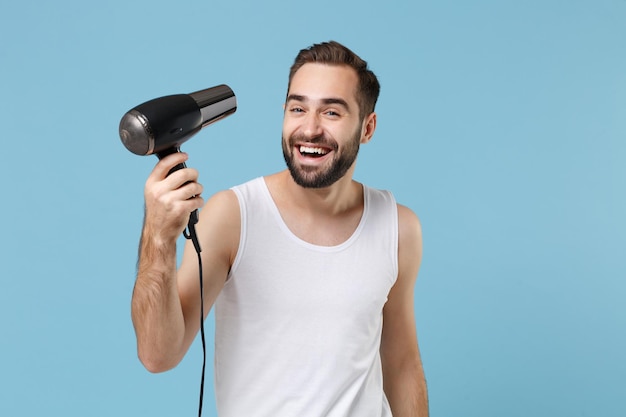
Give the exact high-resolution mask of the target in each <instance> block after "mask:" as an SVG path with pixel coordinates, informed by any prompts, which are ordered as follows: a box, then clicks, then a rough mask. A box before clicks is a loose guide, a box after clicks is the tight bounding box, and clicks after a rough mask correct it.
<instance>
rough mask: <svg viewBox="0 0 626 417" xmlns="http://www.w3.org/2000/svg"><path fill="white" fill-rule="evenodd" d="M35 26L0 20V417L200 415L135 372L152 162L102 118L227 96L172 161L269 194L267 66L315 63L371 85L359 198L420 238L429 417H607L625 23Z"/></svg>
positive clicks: (452, 15)
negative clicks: (303, 51) (384, 208)
mask: <svg viewBox="0 0 626 417" xmlns="http://www.w3.org/2000/svg"><path fill="white" fill-rule="evenodd" d="M38 3H39V4H36V3H34V2H12V3H9V2H8V1H4V2H3V4H2V6H1V8H0V39H2V41H1V42H0V60H1V70H0V71H1V72H0V74H1V77H0V121H1V126H2V132H1V134H0V135H1V137H2V139H1V140H2V151H1V155H2V160H3V161H2V163H1V164H0V178H1V181H2V189H3V197H2V206H1V208H0V213H1V215H0V227H1V228H0V230H1V231H2V237H3V239H2V240H1V242H0V257H1V258H0V259H1V261H2V266H3V267H2V286H1V289H0V329H1V336H0V349H1V350H0V352H1V353H2V354H1V355H0V385H1V386H0V415H6V416H17V415H25V416H31V415H32V416H43V415H49V416H57V415H58V416H61V415H63V416H81V417H82V416H111V415H155V416H156V415H163V416H166V415H167V416H169V415H179V416H184V415H187V416H192V415H195V414H196V413H197V400H198V398H197V397H198V389H199V382H200V366H201V349H200V344H199V341H196V343H194V345H193V346H192V347H191V350H190V353H189V355H188V356H187V357H186V358H185V360H184V361H183V362H182V363H181V365H180V366H179V367H178V368H176V369H175V370H173V371H171V372H168V373H165V374H159V375H152V374H149V373H148V372H147V371H145V370H144V369H143V368H142V367H141V365H140V364H139V362H138V360H137V359H136V354H135V341H134V335H133V330H132V325H131V322H130V313H129V305H130V296H131V291H132V286H133V282H134V271H135V260H136V247H137V240H138V235H139V231H140V228H141V219H142V209H143V208H142V206H143V197H142V189H143V182H144V180H145V178H146V176H147V175H148V173H149V171H150V169H151V167H152V166H153V164H154V163H155V161H156V159H155V158H152V157H150V158H148V157H146V158H141V157H137V156H135V155H132V154H130V153H129V152H128V151H126V150H125V149H124V148H123V146H122V145H121V143H120V141H119V138H118V136H117V126H118V122H119V119H120V117H121V116H122V114H124V112H125V111H127V110H128V109H129V108H131V107H132V106H134V105H136V104H139V103H141V102H143V101H145V100H148V99H151V98H154V97H158V96H161V95H166V94H174V93H184V92H191V91H195V90H199V89H202V88H207V87H209V86H212V85H216V84H220V83H227V84H229V85H230V86H231V87H232V88H233V89H234V90H235V92H236V94H237V97H238V102H239V108H238V110H237V113H236V114H235V115H234V116H232V117H230V118H228V119H226V120H224V121H222V122H220V123H218V124H216V125H214V126H211V127H210V128H208V129H206V130H205V131H203V132H202V133H201V134H200V135H198V136H197V137H196V138H194V139H193V140H192V141H190V142H189V143H187V144H185V147H184V148H185V150H186V151H187V152H189V153H190V154H191V160H190V165H193V166H195V167H197V168H198V169H200V171H201V182H202V183H203V184H204V185H205V188H206V190H207V191H206V193H205V194H207V195H208V194H211V193H212V192H214V191H217V190H219V189H222V188H226V187H230V186H231V185H234V184H237V183H240V182H243V181H245V180H247V179H249V178H252V177H255V176H258V175H262V174H266V173H270V172H274V171H277V170H280V169H282V167H283V162H282V156H281V154H280V145H279V138H280V136H279V135H280V126H281V125H280V124H281V119H282V113H281V105H282V100H283V98H284V94H285V89H286V80H287V70H288V67H289V65H290V64H291V61H292V59H293V57H294V56H295V54H296V53H297V51H298V50H299V49H300V48H303V47H306V46H308V45H310V44H311V43H314V42H319V41H324V40H329V39H335V40H338V41H340V42H343V43H345V44H346V45H348V46H349V47H351V48H352V49H353V50H354V51H356V52H357V53H359V54H360V55H362V56H363V58H365V59H366V60H368V61H369V63H370V64H371V66H372V68H373V69H374V71H375V72H376V73H377V74H378V75H379V77H380V80H381V83H382V94H381V97H380V101H379V106H378V109H377V110H378V113H379V127H378V130H377V132H376V135H375V137H374V141H373V142H372V143H371V144H369V145H367V146H365V147H363V148H362V152H361V156H360V161H359V165H358V169H357V174H356V176H357V179H359V180H361V181H363V182H366V183H368V184H370V185H373V186H376V187H379V188H388V189H392V190H393V191H394V193H395V194H396V196H397V198H398V200H399V201H400V202H402V203H404V204H406V205H408V206H410V207H412V208H413V209H414V210H415V211H416V212H417V213H418V214H419V216H420V218H421V220H422V223H423V228H424V247H425V249H424V262H423V267H422V270H421V273H420V277H419V280H418V285H417V288H416V306H415V311H416V314H417V317H418V331H419V337H420V345H421V350H422V356H423V360H424V366H425V370H426V374H427V378H428V383H429V389H430V400H431V414H432V416H443V417H448V416H449V417H458V416H464V417H474V416H475V417H491V416H493V417H504V416H506V417H512V416H545V417H554V416H603V417H622V416H624V415H626V382H625V381H626V361H624V357H623V353H624V352H625V351H626V331H625V329H626V310H625V307H624V302H623V300H624V299H625V298H626V297H625V296H626V283H625V278H626V261H625V256H624V255H625V252H626V221H625V220H624V215H625V214H626V196H625V184H626V163H625V161H626V24H625V22H626V2H625V1H622V0H598V1H582V0H572V1H562V0H561V1H558V0H549V1H537V0H533V1H526V2H519V1H517V2H513V1H488V0H478V1H474V2H468V1H460V0H459V1H453V0H447V1H438V2H431V1H409V0H404V1H393V0H392V1H388V2H378V1H377V2H372V1H364V0H359V1H357V0H348V1H343V2H327V1H321V2H309V3H301V2H299V3H295V2H289V1H277V0H272V1H264V2H261V1H241V0H240V1H230V2H226V1H220V2H217V1H206V0H205V1H198V0H181V1H176V2H166V1H154V0H153V1H146V0H136V1H132V0H131V1H121V0H111V1H108V2H98V3H94V4H91V2H83V1H72V0H61V1H57V2H43V1H40V2H38ZM207 326H208V327H207V330H208V332H209V333H210V332H211V330H212V328H213V327H212V322H211V320H209V321H208V322H207ZM211 344H212V339H210V340H209V346H210V345H211ZM211 354H212V350H211V351H210V352H209V355H211ZM210 362H211V358H210V357H209V363H210ZM208 372H209V373H208V377H207V388H206V398H205V401H206V403H205V412H204V415H206V416H211V415H214V404H213V394H212V375H211V372H212V368H209V370H208Z"/></svg>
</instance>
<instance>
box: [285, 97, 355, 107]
mask: <svg viewBox="0 0 626 417" xmlns="http://www.w3.org/2000/svg"><path fill="white" fill-rule="evenodd" d="M291 100H294V101H302V102H307V101H308V98H307V97H306V96H301V95H298V94H289V95H288V96H287V101H291ZM321 101H322V103H324V104H339V105H340V106H343V107H345V108H346V109H349V108H350V106H349V105H348V102H347V101H345V100H344V99H342V98H336V97H330V98H323V99H321Z"/></svg>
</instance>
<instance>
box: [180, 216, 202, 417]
mask: <svg viewBox="0 0 626 417" xmlns="http://www.w3.org/2000/svg"><path fill="white" fill-rule="evenodd" d="M196 222H197V220H196ZM187 229H188V230H189V232H187V231H185V233H183V234H184V236H185V238H187V239H191V241H192V242H193V247H194V248H195V249H196V253H197V254H198V271H199V276H200V339H201V340H202V376H201V378H200V401H199V402H200V404H199V406H198V417H202V401H203V398H204V371H205V369H206V340H205V337H204V280H203V278H202V256H201V255H200V252H202V249H200V242H198V236H197V235H196V227H195V222H194V221H193V219H192V220H190V221H189V224H188V225H187Z"/></svg>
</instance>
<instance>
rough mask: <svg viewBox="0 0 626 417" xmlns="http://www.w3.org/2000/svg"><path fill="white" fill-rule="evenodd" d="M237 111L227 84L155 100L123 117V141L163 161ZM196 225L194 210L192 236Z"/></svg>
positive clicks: (133, 151) (179, 165)
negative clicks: (211, 126) (203, 130)
mask: <svg viewBox="0 0 626 417" xmlns="http://www.w3.org/2000/svg"><path fill="white" fill-rule="evenodd" d="M235 110H237V99H236V97H235V93H233V90H231V89H230V87H228V86H227V85H224V84H222V85H218V86H215V87H211V88H207V89H206V90H200V91H196V92H195V93H191V94H176V95H171V96H165V97H160V98H155V99H153V100H150V101H147V102H145V103H143V104H140V105H138V106H136V107H134V108H132V109H131V110H129V111H128V112H127V113H126V114H125V115H124V116H123V117H122V120H121V121H120V127H119V133H120V138H121V139H122V143H123V144H124V146H126V149H128V150H129V151H131V152H132V153H134V154H136V155H153V154H156V156H158V157H159V159H161V158H164V157H165V156H167V155H169V154H171V153H174V152H178V151H179V150H180V145H182V144H183V143H184V142H186V141H187V140H189V139H190V138H191V137H192V136H193V135H195V134H196V133H198V132H199V131H200V129H202V128H203V127H206V126H208V125H210V124H211V123H214V122H216V121H218V120H221V119H223V118H224V117H226V116H229V115H231V114H233V113H234V112H235ZM181 168H185V164H184V163H182V164H178V165H176V166H175V167H174V168H172V169H171V170H170V172H169V173H168V175H169V174H171V173H172V172H174V171H176V170H179V169H181ZM197 222H198V213H197V210H194V211H193V212H192V213H191V217H190V219H189V226H190V227H189V231H190V233H192V234H193V233H195V231H194V230H193V225H194V224H196V223H197ZM185 236H187V235H185ZM194 244H196V242H194Z"/></svg>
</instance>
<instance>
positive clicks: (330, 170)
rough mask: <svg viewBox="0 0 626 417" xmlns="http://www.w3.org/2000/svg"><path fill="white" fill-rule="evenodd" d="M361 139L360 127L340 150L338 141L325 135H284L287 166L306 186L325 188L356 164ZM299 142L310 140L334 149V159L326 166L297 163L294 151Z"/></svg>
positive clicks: (294, 177)
mask: <svg viewBox="0 0 626 417" xmlns="http://www.w3.org/2000/svg"><path fill="white" fill-rule="evenodd" d="M360 139H361V132H360V129H357V131H356V132H355V133H354V135H353V136H352V138H351V139H350V141H348V143H347V145H346V147H345V148H343V149H342V150H341V152H339V146H338V145H337V142H335V141H333V140H329V139H328V138H326V137H325V136H324V135H321V136H318V137H315V138H312V139H311V138H307V137H305V136H303V135H291V136H290V137H289V140H285V138H284V137H283V140H282V146H283V157H284V158H285V162H286V163H287V168H289V172H290V173H291V177H292V178H293V180H294V181H295V182H296V184H298V185H300V186H301V187H304V188H325V187H330V186H331V185H333V184H334V183H335V182H337V180H339V179H340V178H342V177H343V176H344V175H345V174H346V172H348V169H350V167H351V166H352V165H353V164H354V161H355V160H356V157H357V155H358V153H359V145H360ZM297 142H309V143H312V144H317V145H321V146H324V147H328V148H330V149H332V150H333V151H334V156H333V159H332V160H331V161H330V163H327V164H325V165H324V166H315V167H312V166H301V165H298V164H297V163H296V158H295V155H294V152H298V150H296V148H295V144H296V143H297Z"/></svg>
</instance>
